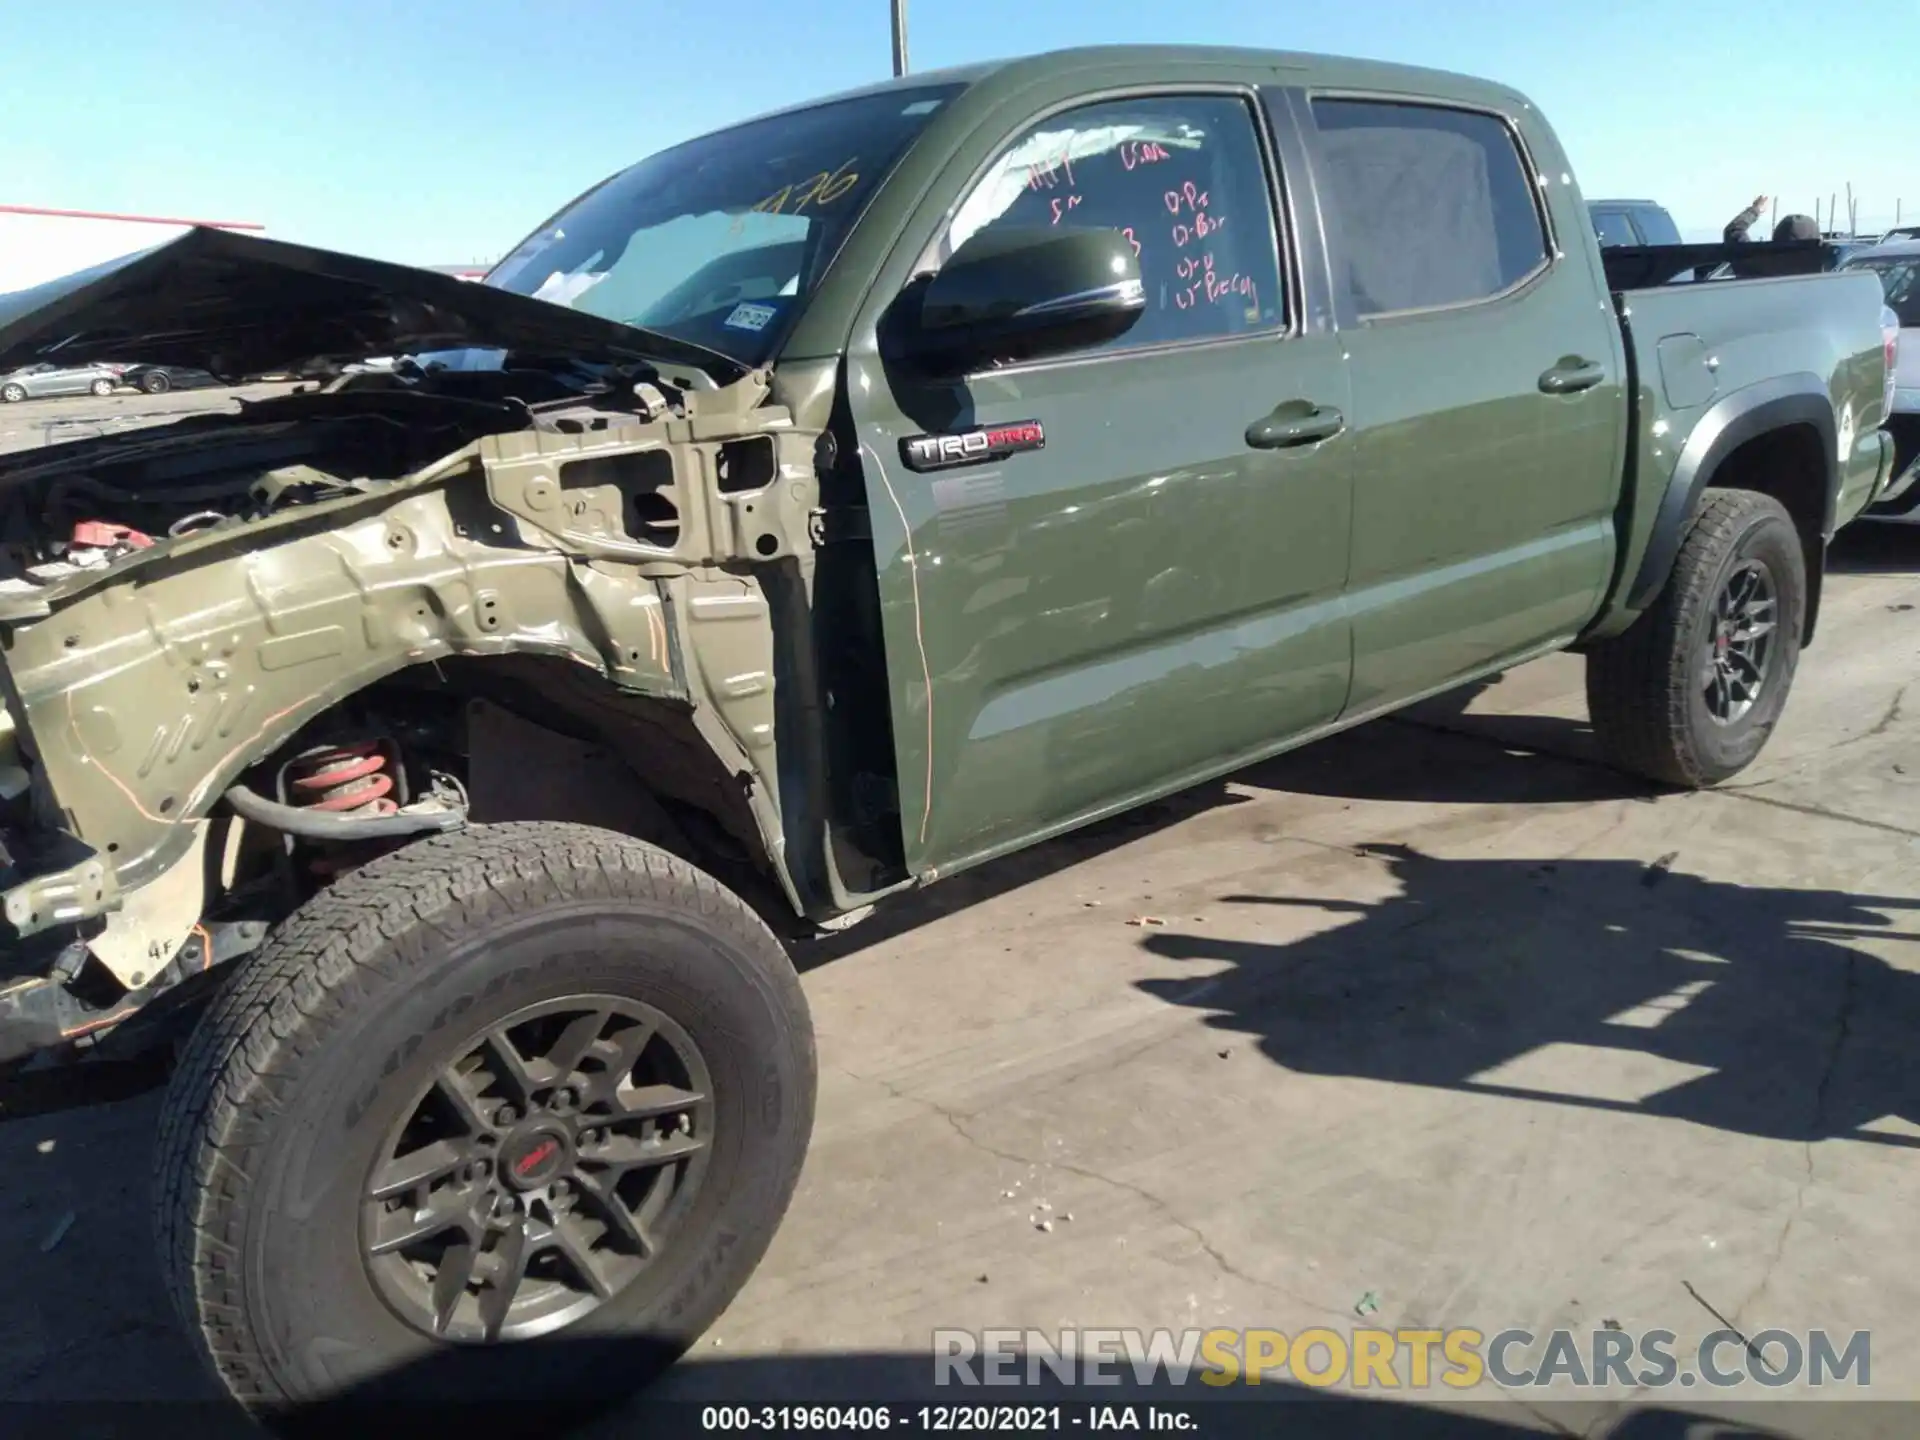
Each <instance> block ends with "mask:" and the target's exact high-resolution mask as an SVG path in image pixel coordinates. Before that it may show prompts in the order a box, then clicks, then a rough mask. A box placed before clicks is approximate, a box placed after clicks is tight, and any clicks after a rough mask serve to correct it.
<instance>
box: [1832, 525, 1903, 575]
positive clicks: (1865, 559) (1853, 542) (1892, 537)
mask: <svg viewBox="0 0 1920 1440" xmlns="http://www.w3.org/2000/svg"><path fill="white" fill-rule="evenodd" d="M1827 568H1828V569H1829V570H1831V571H1832V572H1833V573H1834V574H1836V575H1903V574H1904V575H1920V526H1915V525H1878V524H1874V525H1867V524H1857V525H1849V526H1848V527H1847V528H1846V529H1845V530H1842V531H1841V532H1840V534H1839V535H1838V536H1836V537H1835V538H1834V542H1833V548H1832V549H1831V550H1829V551H1828V552H1827Z"/></svg>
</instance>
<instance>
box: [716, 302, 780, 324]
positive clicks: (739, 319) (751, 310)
mask: <svg viewBox="0 0 1920 1440" xmlns="http://www.w3.org/2000/svg"><path fill="white" fill-rule="evenodd" d="M779 313H780V312H779V311H778V310H776V309H775V308H774V307H773V306H771V305H755V304H752V303H751V302H743V303H741V304H739V305H736V306H734V307H733V313H732V314H731V315H729V316H727V318H726V321H725V322H724V323H725V324H726V327H727V328H728V329H729V330H764V329H766V328H767V326H769V325H771V324H772V323H773V317H774V316H775V315H778V314H779Z"/></svg>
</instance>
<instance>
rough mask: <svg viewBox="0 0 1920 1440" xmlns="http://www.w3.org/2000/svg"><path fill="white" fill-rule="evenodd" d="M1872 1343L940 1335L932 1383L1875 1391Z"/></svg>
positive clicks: (1515, 1334)
mask: <svg viewBox="0 0 1920 1440" xmlns="http://www.w3.org/2000/svg"><path fill="white" fill-rule="evenodd" d="M1872 1375H1873V1357H1872V1336H1871V1335H1870V1333H1869V1332H1867V1331H1865V1330H1856V1331H1853V1332H1851V1333H1850V1334H1848V1335H1846V1336H1844V1337H1841V1336H1837V1335H1832V1334H1829V1333H1828V1332H1827V1331H1825V1330H1809V1331H1804V1332H1802V1331H1788V1330H1763V1331H1761V1332H1759V1333H1758V1334H1756V1335H1752V1336H1743V1335H1741V1334H1739V1333H1738V1332H1737V1331H1734V1330H1730V1329H1723V1330H1716V1331H1714V1332H1712V1333H1711V1334H1709V1335H1707V1336H1705V1337H1704V1338H1702V1339H1701V1340H1700V1341H1699V1343H1698V1344H1696V1345H1692V1346H1682V1345H1681V1343H1680V1340H1679V1337H1678V1336H1677V1335H1676V1334H1675V1333H1674V1332H1673V1331H1671V1330H1644V1331H1640V1332H1638V1333H1637V1334H1636V1333H1633V1332H1629V1331H1626V1330H1614V1329H1602V1330H1593V1331H1574V1330H1554V1331H1549V1332H1546V1333H1543V1334H1535V1333H1534V1332H1532V1331H1529V1330H1520V1329H1508V1330H1501V1331H1497V1332H1495V1333H1493V1334H1492V1335H1488V1334H1487V1333H1486V1332H1484V1331H1480V1330H1470V1329H1453V1330H1413V1329H1406V1330H1384V1329H1356V1330H1351V1331H1344V1332H1343V1331H1338V1330H1333V1329H1328V1328H1322V1327H1316V1328H1314V1329H1308V1330H1302V1331H1299V1332H1298V1333H1296V1334H1294V1335H1291V1336H1289V1335H1287V1334H1285V1333H1284V1332H1282V1331H1279V1330H1260V1329H1250V1330H1228V1329H1213V1330H1138V1329H1113V1330H1090V1329H1085V1330H1061V1331H1058V1332H1051V1333H1050V1332H1047V1331H1041V1330H1012V1329H1007V1330H982V1331H978V1332H975V1331H971V1330H936V1331H934V1333H933V1378H934V1383H935V1384H936V1385H952V1386H981V1385H1040V1384H1043V1383H1055V1384H1066V1385H1122V1384H1126V1383H1128V1382H1132V1383H1135V1384H1139V1385H1173V1386H1181V1385H1192V1384H1199V1385H1210V1386H1226V1385H1259V1384H1261V1383H1262V1382H1266V1383H1280V1382H1290V1383H1293V1384H1298V1385H1309V1386H1334V1385H1348V1386H1351V1387H1352V1388H1354V1389H1356V1390H1365V1389H1383V1390H1394V1389H1402V1388H1405V1389H1414V1390H1419V1389H1424V1388H1426V1387H1427V1386H1429V1385H1434V1384H1439V1385H1445V1386H1448V1387H1449V1388H1451V1389H1455V1390H1470V1389H1472V1388H1474V1387H1475V1386H1478V1385H1482V1384H1486V1383H1492V1384H1495V1385H1498V1386H1501V1387H1503V1388H1506V1389H1522V1388H1534V1387H1545V1386H1554V1387H1570V1388H1575V1389H1600V1388H1606V1387H1609V1386H1620V1387H1627V1388H1634V1387H1643V1388H1647V1389H1655V1390H1657V1389H1663V1388H1668V1387H1673V1386H1679V1387H1682V1388H1690V1387H1693V1386H1699V1385H1704V1386H1708V1387H1710V1388H1715V1389H1730V1388H1733V1387H1736V1386H1752V1385H1757V1386H1763V1387H1766V1388H1768V1389H1777V1388H1780V1387H1782V1386H1787V1385H1795V1384H1802V1385H1808V1386H1814V1387H1828V1386H1841V1385H1844V1386H1848V1387H1851V1388H1854V1389H1860V1390H1864V1389H1866V1388H1867V1387H1868V1386H1869V1385H1870V1384H1871V1383H1872Z"/></svg>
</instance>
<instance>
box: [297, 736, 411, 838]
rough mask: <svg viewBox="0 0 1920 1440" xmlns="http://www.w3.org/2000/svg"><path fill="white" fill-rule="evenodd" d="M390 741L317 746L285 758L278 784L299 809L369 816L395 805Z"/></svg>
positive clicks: (392, 809)
mask: <svg viewBox="0 0 1920 1440" xmlns="http://www.w3.org/2000/svg"><path fill="white" fill-rule="evenodd" d="M396 758H397V757H396V756H395V754H394V747H393V745H392V743H391V742H390V741H385V740H363V741H357V742H354V743H352V744H345V745H319V746H315V747H314V748H313V749H311V750H306V751H303V752H301V753H300V754H299V755H296V756H294V758H293V759H291V760H289V761H288V762H287V765H286V768H285V769H284V770H283V771H282V772H281V776H282V778H281V783H282V785H283V786H284V787H285V790H284V793H285V794H286V796H287V799H288V801H289V802H290V803H291V804H293V805H295V806H297V807H299V808H301V809H303V810H320V811H325V812H326V813H328V814H330V815H351V816H353V817H354V818H356V819H371V818H373V817H375V816H380V815H391V814H393V813H394V812H395V811H396V810H398V809H399V808H400V801H399V800H398V799H396V798H394V793H393V792H394V786H395V778H396V772H397V771H398V768H399V767H398V765H397V764H396V763H395V761H396Z"/></svg>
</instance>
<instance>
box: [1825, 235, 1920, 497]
mask: <svg viewBox="0 0 1920 1440" xmlns="http://www.w3.org/2000/svg"><path fill="white" fill-rule="evenodd" d="M1840 268H1841V269H1843V270H1872V271H1874V272H1876V273H1877V274H1878V275H1879V276H1880V288H1881V293H1882V294H1883V295H1884V296H1885V298H1886V302H1887V309H1888V310H1889V311H1890V312H1891V313H1892V315H1893V319H1894V321H1896V322H1897V323H1898V325H1899V330H1898V332H1897V333H1898V337H1899V338H1898V340H1897V341H1896V342H1895V343H1896V344H1897V345H1898V347H1899V350H1898V357H1897V359H1896V361H1895V369H1894V373H1893V405H1892V408H1891V409H1890V410H1889V412H1888V414H1887V419H1886V430H1887V433H1888V434H1890V435H1892V436H1893V474H1894V479H1893V483H1892V484H1891V485H1889V486H1888V487H1887V493H1886V494H1885V495H1884V496H1882V497H1881V498H1880V500H1879V501H1878V502H1877V503H1875V504H1873V505H1871V506H1869V507H1868V508H1867V511H1866V513H1865V514H1864V515H1863V516H1862V517H1861V518H1862V519H1865V520H1888V521H1892V522H1894V523H1895V524H1900V525H1920V239H1914V240H1896V241H1893V242H1891V243H1888V244H1881V245H1872V246H1869V247H1868V248H1866V249H1865V250H1860V251H1856V252H1855V253H1854V254H1852V255H1849V256H1848V257H1847V259H1846V262H1845V263H1844V264H1843V265H1842V266H1841V267H1840Z"/></svg>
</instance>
